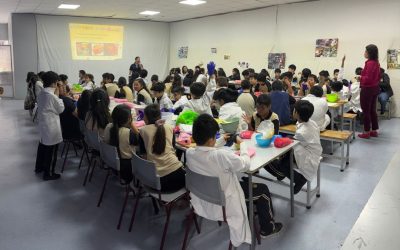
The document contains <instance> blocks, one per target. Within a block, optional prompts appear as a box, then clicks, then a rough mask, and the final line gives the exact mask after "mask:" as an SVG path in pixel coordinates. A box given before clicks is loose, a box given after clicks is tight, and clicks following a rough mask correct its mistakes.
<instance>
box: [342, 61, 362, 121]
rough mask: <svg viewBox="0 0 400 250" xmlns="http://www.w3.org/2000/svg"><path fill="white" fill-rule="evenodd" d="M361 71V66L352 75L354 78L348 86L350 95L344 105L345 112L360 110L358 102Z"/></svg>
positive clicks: (356, 112) (357, 111) (355, 112)
mask: <svg viewBox="0 0 400 250" xmlns="http://www.w3.org/2000/svg"><path fill="white" fill-rule="evenodd" d="M361 71H362V68H357V69H356V72H355V73H356V76H355V77H354V79H353V80H352V82H351V84H350V86H349V92H350V97H349V102H348V103H346V104H345V105H344V111H345V112H352V113H354V114H358V113H359V112H362V110H361V104H360V92H361V88H360V79H361Z"/></svg>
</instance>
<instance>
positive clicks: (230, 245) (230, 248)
mask: <svg viewBox="0 0 400 250" xmlns="http://www.w3.org/2000/svg"><path fill="white" fill-rule="evenodd" d="M232 247H233V245H232V241H229V248H228V250H232Z"/></svg>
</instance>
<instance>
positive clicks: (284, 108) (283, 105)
mask: <svg viewBox="0 0 400 250" xmlns="http://www.w3.org/2000/svg"><path fill="white" fill-rule="evenodd" d="M269 96H270V98H271V111H272V112H274V113H275V114H277V115H278V117H279V122H280V125H281V126H283V125H288V124H291V123H292V117H291V114H292V113H291V107H292V106H293V105H294V104H295V103H296V99H294V97H293V96H291V95H289V94H288V93H286V92H284V91H283V83H282V82H281V81H279V80H275V81H274V82H273V83H272V92H271V93H270V94H269Z"/></svg>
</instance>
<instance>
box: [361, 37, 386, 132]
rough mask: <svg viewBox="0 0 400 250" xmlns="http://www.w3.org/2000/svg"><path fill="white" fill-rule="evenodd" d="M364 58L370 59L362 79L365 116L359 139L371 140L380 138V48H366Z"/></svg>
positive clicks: (362, 106)
mask: <svg viewBox="0 0 400 250" xmlns="http://www.w3.org/2000/svg"><path fill="white" fill-rule="evenodd" d="M364 56H365V58H366V59H368V60H367V61H366V62H365V67H364V69H363V71H362V72H361V79H360V84H361V93H360V102H361V109H362V110H363V114H364V132H363V133H362V134H359V135H358V137H360V138H363V139H369V138H370V137H378V132H377V130H378V129H379V126H378V116H377V114H376V100H377V98H378V95H379V92H380V89H379V82H380V79H381V67H380V65H379V61H378V57H379V53H378V47H377V46H376V45H374V44H370V45H368V46H367V47H366V48H365V53H364ZM371 125H372V130H371Z"/></svg>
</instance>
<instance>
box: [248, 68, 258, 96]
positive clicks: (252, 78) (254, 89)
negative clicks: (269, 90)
mask: <svg viewBox="0 0 400 250" xmlns="http://www.w3.org/2000/svg"><path fill="white" fill-rule="evenodd" d="M257 78H258V74H257V73H251V74H250V76H249V82H250V85H251V92H252V93H255V92H259V91H260V85H259V84H258V81H257Z"/></svg>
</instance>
